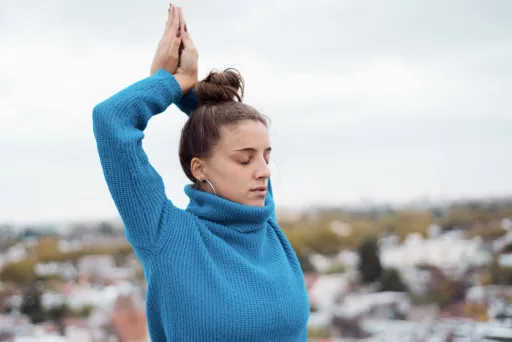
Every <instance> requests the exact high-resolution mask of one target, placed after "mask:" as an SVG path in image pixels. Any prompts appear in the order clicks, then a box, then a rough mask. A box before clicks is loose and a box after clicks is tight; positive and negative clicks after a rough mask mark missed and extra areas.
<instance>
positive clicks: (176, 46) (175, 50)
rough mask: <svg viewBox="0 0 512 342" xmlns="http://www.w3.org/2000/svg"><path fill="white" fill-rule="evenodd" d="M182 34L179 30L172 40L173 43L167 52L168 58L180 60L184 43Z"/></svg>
mask: <svg viewBox="0 0 512 342" xmlns="http://www.w3.org/2000/svg"><path fill="white" fill-rule="evenodd" d="M181 38H182V35H181V32H180V31H179V30H178V31H177V33H176V34H175V35H174V37H173V38H172V43H171V45H170V47H169V50H168V51H167V56H168V57H172V58H176V59H178V58H179V56H180V51H179V50H180V45H181V41H182V39H181Z"/></svg>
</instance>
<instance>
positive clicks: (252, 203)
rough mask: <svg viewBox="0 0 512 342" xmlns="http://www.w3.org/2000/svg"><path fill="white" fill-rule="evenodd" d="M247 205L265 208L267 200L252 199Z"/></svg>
mask: <svg viewBox="0 0 512 342" xmlns="http://www.w3.org/2000/svg"><path fill="white" fill-rule="evenodd" d="M246 204H247V205H250V206H252V207H264V206H265V199H264V198H263V199H260V198H251V199H250V200H248V201H247V203H246Z"/></svg>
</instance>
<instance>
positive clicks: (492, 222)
mask: <svg viewBox="0 0 512 342" xmlns="http://www.w3.org/2000/svg"><path fill="white" fill-rule="evenodd" d="M278 221H279V223H280V225H281V227H282V229H283V231H284V232H285V234H286V235H287V237H288V238H289V240H290V242H291V243H292V245H293V247H294V249H295V251H296V253H297V256H298V257H299V260H300V262H301V265H302V269H303V271H304V274H305V281H306V286H307V289H308V294H309V297H310V304H311V316H310V320H309V335H310V341H318V342H320V341H322V342H326V341H411V342H413V341H424V342H427V341H428V342H433V341H439V342H441V341H442V342H444V341H512V199H493V200H485V201H484V200H481V201H465V202H462V201H461V202H457V203H449V204H443V205H437V206H434V205H428V206H427V205H416V206H408V207H405V206H404V207H400V208H393V207H389V206H380V207H379V206H372V207H369V208H364V209H342V208H323V209H315V210H311V211H300V212H298V211H297V212H293V211H287V212H284V211H281V212H279V213H278ZM144 298H145V281H144V274H143V270H142V268H141V265H140V263H139V261H138V260H137V258H136V256H135V255H134V254H133V251H132V249H131V247H130V246H129V245H128V243H127V241H126V239H125V237H124V232H123V226H122V224H121V222H120V221H102V222H75V223H67V224H62V225H40V226H36V225H32V226H14V225H10V224H8V223H4V224H0V341H14V342H31V341H62V342H64V341H73V342H104V341H106V342H114V341H117V342H136V341H149V335H148V331H147V325H146V317H145V310H144V308H145V302H144V301H145V299H144Z"/></svg>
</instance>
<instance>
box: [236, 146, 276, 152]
mask: <svg viewBox="0 0 512 342" xmlns="http://www.w3.org/2000/svg"><path fill="white" fill-rule="evenodd" d="M270 151H272V147H268V148H267V149H266V150H265V152H270ZM235 152H256V149H255V148H252V147H246V148H241V149H239V150H235Z"/></svg>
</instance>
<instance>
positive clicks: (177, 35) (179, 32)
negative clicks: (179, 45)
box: [176, 30, 181, 38]
mask: <svg viewBox="0 0 512 342" xmlns="http://www.w3.org/2000/svg"><path fill="white" fill-rule="evenodd" d="M176 37H178V38H179V37H181V30H178V32H176Z"/></svg>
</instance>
